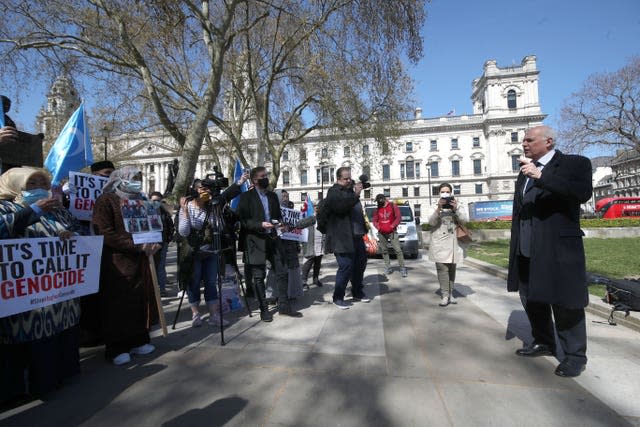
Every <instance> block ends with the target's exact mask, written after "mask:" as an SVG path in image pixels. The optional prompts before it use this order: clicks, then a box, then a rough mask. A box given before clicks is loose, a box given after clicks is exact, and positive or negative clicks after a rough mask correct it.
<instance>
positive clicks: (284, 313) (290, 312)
mask: <svg viewBox="0 0 640 427" xmlns="http://www.w3.org/2000/svg"><path fill="white" fill-rule="evenodd" d="M278 314H279V315H280V316H287V317H302V313H300V312H299V311H295V310H293V309H291V308H289V309H285V310H282V311H278Z"/></svg>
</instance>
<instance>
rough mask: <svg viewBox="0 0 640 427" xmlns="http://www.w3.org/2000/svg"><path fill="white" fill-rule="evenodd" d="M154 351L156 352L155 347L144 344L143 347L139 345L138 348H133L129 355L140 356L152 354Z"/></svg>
mask: <svg viewBox="0 0 640 427" xmlns="http://www.w3.org/2000/svg"><path fill="white" fill-rule="evenodd" d="M155 350H156V348H155V346H153V345H151V344H145V345H141V346H140V347H133V348H132V349H131V351H130V353H131V354H137V355H142V354H149V353H153V352H154V351H155Z"/></svg>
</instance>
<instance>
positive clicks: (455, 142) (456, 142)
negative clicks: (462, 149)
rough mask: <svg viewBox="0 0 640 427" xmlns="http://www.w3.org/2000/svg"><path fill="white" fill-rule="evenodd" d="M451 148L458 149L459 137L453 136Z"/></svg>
mask: <svg viewBox="0 0 640 427" xmlns="http://www.w3.org/2000/svg"><path fill="white" fill-rule="evenodd" d="M451 149H452V150H457V149H458V138H451Z"/></svg>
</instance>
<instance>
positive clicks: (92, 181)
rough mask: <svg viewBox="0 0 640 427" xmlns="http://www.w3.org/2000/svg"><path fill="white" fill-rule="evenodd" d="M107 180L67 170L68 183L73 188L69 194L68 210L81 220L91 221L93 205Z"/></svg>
mask: <svg viewBox="0 0 640 427" xmlns="http://www.w3.org/2000/svg"><path fill="white" fill-rule="evenodd" d="M108 180H109V178H104V177H101V176H97V175H91V174H88V173H80V172H69V185H70V186H71V187H72V188H74V189H75V191H72V192H71V194H70V195H69V202H70V203H69V210H70V211H71V213H72V214H73V216H75V217H76V218H78V219H79V220H81V221H91V217H92V216H93V206H94V205H95V204H96V199H97V198H98V197H99V196H100V195H101V194H102V188H103V187H104V185H105V184H106V183H107V181H108Z"/></svg>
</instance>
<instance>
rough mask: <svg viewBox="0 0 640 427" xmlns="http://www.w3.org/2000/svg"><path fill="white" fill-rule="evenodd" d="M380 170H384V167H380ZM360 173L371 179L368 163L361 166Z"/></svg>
mask: <svg viewBox="0 0 640 427" xmlns="http://www.w3.org/2000/svg"><path fill="white" fill-rule="evenodd" d="M382 170H383V171H384V167H383V168H382ZM362 174H363V175H367V176H368V177H369V179H371V166H369V165H365V166H363V167H362Z"/></svg>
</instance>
